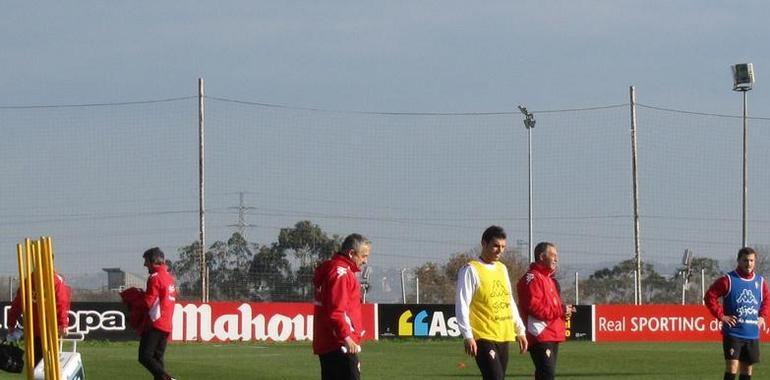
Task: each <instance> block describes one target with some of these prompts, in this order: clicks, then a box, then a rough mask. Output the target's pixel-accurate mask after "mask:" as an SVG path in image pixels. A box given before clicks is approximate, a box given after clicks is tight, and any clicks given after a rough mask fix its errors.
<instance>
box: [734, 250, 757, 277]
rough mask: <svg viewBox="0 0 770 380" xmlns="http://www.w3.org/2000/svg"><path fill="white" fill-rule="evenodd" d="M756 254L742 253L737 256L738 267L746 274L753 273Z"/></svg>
mask: <svg viewBox="0 0 770 380" xmlns="http://www.w3.org/2000/svg"><path fill="white" fill-rule="evenodd" d="M756 259H757V256H756V255H755V254H753V253H752V254H748V255H743V256H741V257H739V258H738V268H741V271H743V273H746V274H751V273H754V266H755V264H756Z"/></svg>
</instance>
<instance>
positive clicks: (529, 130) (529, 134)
mask: <svg viewBox="0 0 770 380" xmlns="http://www.w3.org/2000/svg"><path fill="white" fill-rule="evenodd" d="M527 144H528V145H529V149H527V152H528V155H529V158H528V162H529V262H530V263H533V262H535V252H534V251H533V248H534V247H533V246H532V244H533V243H532V128H530V127H527Z"/></svg>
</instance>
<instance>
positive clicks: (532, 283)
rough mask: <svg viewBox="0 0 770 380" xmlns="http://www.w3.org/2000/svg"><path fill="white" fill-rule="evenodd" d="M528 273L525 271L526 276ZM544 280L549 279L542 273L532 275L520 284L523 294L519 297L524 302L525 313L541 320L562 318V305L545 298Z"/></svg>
mask: <svg viewBox="0 0 770 380" xmlns="http://www.w3.org/2000/svg"><path fill="white" fill-rule="evenodd" d="M529 275H530V274H529V273H527V276H529ZM545 281H550V279H548V278H546V277H544V276H542V275H533V276H532V278H531V279H529V281H526V282H525V283H524V286H522V289H521V290H522V292H523V293H524V295H523V296H521V297H519V298H520V299H521V300H522V302H525V303H524V308H525V309H526V310H527V313H528V314H529V315H531V316H533V317H535V318H537V319H539V320H541V321H551V320H554V319H558V318H564V309H563V308H562V305H554V304H553V303H552V302H550V300H548V299H546V297H547V296H546V286H545Z"/></svg>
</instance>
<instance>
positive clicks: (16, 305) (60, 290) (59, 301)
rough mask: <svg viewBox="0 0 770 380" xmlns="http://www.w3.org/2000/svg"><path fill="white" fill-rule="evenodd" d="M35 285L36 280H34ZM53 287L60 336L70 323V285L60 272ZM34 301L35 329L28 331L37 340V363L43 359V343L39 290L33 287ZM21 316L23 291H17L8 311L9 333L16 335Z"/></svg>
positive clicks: (55, 274) (54, 278)
mask: <svg viewBox="0 0 770 380" xmlns="http://www.w3.org/2000/svg"><path fill="white" fill-rule="evenodd" d="M32 284H33V286H34V282H32ZM53 288H54V293H55V295H54V298H55V300H56V324H57V325H58V330H59V336H64V335H66V334H67V325H69V312H70V287H69V286H68V285H67V283H65V282H64V278H63V277H62V276H60V275H59V274H58V273H56V272H54V274H53ZM32 297H33V299H32V303H33V304H34V305H35V308H34V309H33V310H32V315H33V319H34V330H35V331H27V334H32V336H34V341H35V356H34V357H35V365H37V364H38V363H40V361H41V360H43V345H42V344H41V342H40V310H39V309H38V307H37V299H36V297H37V292H36V291H35V289H32ZM19 316H21V293H19V290H17V291H16V297H15V298H14V299H13V302H12V303H11V310H9V311H8V335H9V336H12V335H14V332H15V330H16V323H17V322H18V321H19Z"/></svg>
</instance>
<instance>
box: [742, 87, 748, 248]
mask: <svg viewBox="0 0 770 380" xmlns="http://www.w3.org/2000/svg"><path fill="white" fill-rule="evenodd" d="M747 93H748V91H745V90H744V91H743V229H742V231H743V234H742V235H741V236H742V239H741V247H745V246H746V242H747V239H746V215H747V213H748V206H747V202H746V198H747V196H748V192H749V185H748V176H749V172H748V149H749V139H748V136H749V118H748V104H747V103H748V94H747Z"/></svg>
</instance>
